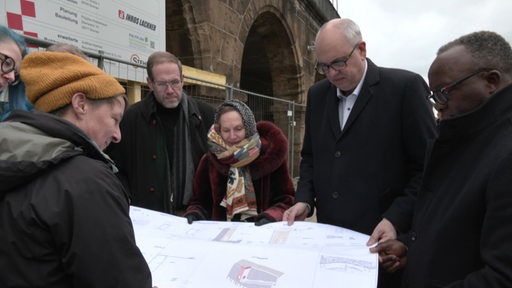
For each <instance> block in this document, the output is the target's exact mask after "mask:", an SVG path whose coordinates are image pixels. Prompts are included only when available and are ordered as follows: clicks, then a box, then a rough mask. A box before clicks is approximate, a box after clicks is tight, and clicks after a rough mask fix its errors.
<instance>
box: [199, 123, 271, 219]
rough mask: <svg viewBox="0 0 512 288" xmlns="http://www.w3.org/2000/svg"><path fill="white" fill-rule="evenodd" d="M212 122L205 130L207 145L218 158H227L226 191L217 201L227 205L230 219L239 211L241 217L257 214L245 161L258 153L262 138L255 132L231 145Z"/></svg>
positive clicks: (252, 159) (245, 217)
mask: <svg viewBox="0 0 512 288" xmlns="http://www.w3.org/2000/svg"><path fill="white" fill-rule="evenodd" d="M215 126H216V125H215V124H214V125H212V127H211V128H210V131H208V145H209V146H210V151H211V152H212V153H213V154H215V156H217V159H219V160H222V159H225V160H228V159H229V160H230V161H229V163H230V168H229V174H228V183H227V189H226V195H225V196H224V198H223V199H222V202H221V203H220V205H221V206H223V207H226V216H227V219H228V221H231V220H232V219H233V217H235V215H237V214H239V216H240V220H242V221H243V220H246V219H248V218H250V217H254V216H256V215H258V212H257V208H256V195H255V193H254V186H253V184H252V180H251V174H250V172H249V168H248V167H247V165H248V164H249V163H251V162H252V161H254V159H256V158H258V156H259V155H260V147H261V141H260V136H259V134H258V133H254V134H253V135H252V136H251V137H249V138H247V139H244V140H243V141H242V142H240V143H238V144H237V145H235V146H230V145H228V144H227V143H226V142H224V140H223V139H222V137H221V136H220V135H219V134H218V133H217V131H216V130H215Z"/></svg>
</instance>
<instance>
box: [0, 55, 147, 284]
mask: <svg viewBox="0 0 512 288" xmlns="http://www.w3.org/2000/svg"><path fill="white" fill-rule="evenodd" d="M21 78H22V80H23V81H24V83H25V85H26V93H27V98H28V99H29V100H30V102H32V103H33V104H34V106H35V107H36V108H37V110H38V111H36V110H32V111H31V112H26V111H21V110H16V111H14V112H13V113H12V114H11V115H10V116H9V118H8V119H7V121H6V122H2V123H0V151H1V153H0V183H2V185H0V219H2V221H0V255H1V257H0V267H2V273H0V287H35V286H37V287H54V288H59V287H134V288H135V287H137V288H138V287H151V284H152V283H151V274H150V270H149V268H148V265H147V263H146V261H145V259H144V257H143V255H142V253H141V252H140V250H139V249H138V248H137V246H136V244H135V237H134V231H133V227H132V223H131V220H130V217H129V214H128V212H129V197H128V194H127V193H126V191H125V190H124V188H123V186H122V184H121V182H120V181H119V180H118V178H117V177H116V175H115V174H114V173H115V172H116V168H115V166H114V164H113V162H112V161H111V160H110V158H109V157H108V156H106V154H104V153H103V151H102V150H103V149H105V148H106V147H107V146H108V145H109V144H110V143H111V142H119V141H120V140H121V133H120V130H119V122H120V121H121V119H122V117H123V113H124V110H125V107H126V95H125V90H124V88H123V87H122V86H121V85H120V84H119V83H118V82H117V80H116V79H114V78H113V77H112V76H110V75H108V74H107V73H105V72H104V71H102V70H101V69H99V68H97V67H96V66H94V65H93V64H91V63H89V62H88V61H86V60H84V59H82V58H80V57H78V56H76V55H72V54H70V53H60V52H33V53H30V54H29V55H28V56H26V57H25V59H24V60H23V61H22V64H21ZM46 112H49V113H46Z"/></svg>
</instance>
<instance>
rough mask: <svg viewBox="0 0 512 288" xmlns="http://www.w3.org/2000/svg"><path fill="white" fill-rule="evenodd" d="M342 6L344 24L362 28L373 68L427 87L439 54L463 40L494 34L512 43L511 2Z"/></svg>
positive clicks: (370, 1)
mask: <svg viewBox="0 0 512 288" xmlns="http://www.w3.org/2000/svg"><path fill="white" fill-rule="evenodd" d="M335 5H336V4H335ZM337 5H338V7H337V8H338V13H339V14H340V16H341V17H342V18H350V19H352V20H354V21H355V22H356V23H357V24H358V25H359V27H360V28H361V32H362V34H363V40H365V41H366V48H367V56H368V57H369V58H370V59H372V61H373V62H375V63H376V64H377V65H379V66H387V67H397V68H404V69H408V70H412V71H414V72H416V73H419V74H421V75H422V76H423V77H424V78H425V80H427V81H428V79H427V73H428V68H429V66H430V64H431V63H432V61H433V60H434V58H435V54H436V52H437V49H438V48H439V47H441V46H442V45H443V44H445V43H447V42H449V41H451V40H454V39H455V38H457V37H459V36H462V35H464V34H468V33H471V32H474V31H480V30H491V31H495V32H497V33H499V34H501V35H502V36H503V37H505V39H507V40H508V41H509V43H512V1H510V0H429V1H416V0H338V4H337Z"/></svg>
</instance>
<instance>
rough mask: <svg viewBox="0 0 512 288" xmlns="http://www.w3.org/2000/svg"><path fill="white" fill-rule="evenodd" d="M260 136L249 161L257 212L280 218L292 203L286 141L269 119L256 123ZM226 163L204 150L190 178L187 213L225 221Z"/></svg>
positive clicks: (292, 196) (275, 219) (202, 217)
mask: <svg viewBox="0 0 512 288" xmlns="http://www.w3.org/2000/svg"><path fill="white" fill-rule="evenodd" d="M256 129H257V130H258V133H259V135H260V140H261V149H260V156H259V157H258V158H256V160H254V161H253V162H252V163H250V164H249V169H250V172H251V178H252V183H253V185H254V192H255V194H256V201H257V209H258V213H259V215H258V216H257V218H256V219H255V220H258V219H260V218H263V217H264V218H267V219H269V220H271V221H281V220H282V218H283V213H284V211H286V209H288V208H289V207H290V206H291V205H293V203H294V194H295V190H294V187H293V182H292V179H291V177H290V173H289V170H288V142H287V139H286V137H285V136H284V134H283V132H282V131H281V129H279V128H278V127H277V126H275V125H274V124H272V123H271V122H267V121H261V122H258V123H257V125H256ZM229 168H230V167H229V165H227V164H224V163H221V162H219V160H218V159H217V157H216V156H215V155H214V154H212V153H211V152H208V154H206V155H204V156H203V158H202V159H201V162H200V163H199V167H198V168H197V170H196V175H195V177H194V195H193V196H192V199H191V200H190V203H189V206H188V208H187V212H186V213H185V216H186V215H187V214H191V213H194V214H196V215H198V216H199V218H200V219H204V220H217V221H225V220H226V219H227V218H226V209H225V208H224V207H223V206H220V203H221V201H222V199H223V198H224V196H225V195H226V187H227V179H228V171H229Z"/></svg>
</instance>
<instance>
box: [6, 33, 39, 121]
mask: <svg viewBox="0 0 512 288" xmlns="http://www.w3.org/2000/svg"><path fill="white" fill-rule="evenodd" d="M25 55H27V46H26V44H25V40H23V37H22V36H21V35H19V34H17V33H16V32H14V31H12V30H11V29H9V28H8V27H5V26H3V25H0V61H1V71H0V72H1V74H0V121H3V120H4V119H6V118H7V116H9V114H10V113H11V111H12V110H14V109H21V110H25V111H28V110H31V109H32V104H30V103H29V102H28V101H27V98H26V97H25V85H24V84H23V82H22V81H21V80H20V77H19V70H20V63H21V59H22V58H23V57H25Z"/></svg>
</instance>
